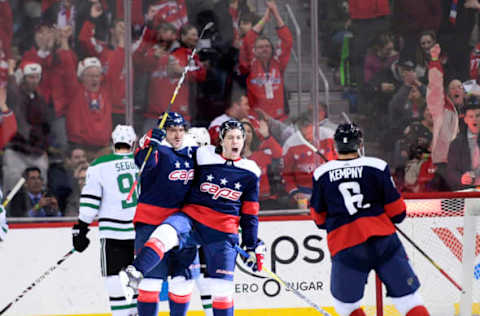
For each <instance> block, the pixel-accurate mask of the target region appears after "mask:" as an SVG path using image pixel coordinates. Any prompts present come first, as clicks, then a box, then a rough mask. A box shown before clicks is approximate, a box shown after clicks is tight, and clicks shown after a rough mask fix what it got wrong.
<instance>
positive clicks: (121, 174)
mask: <svg viewBox="0 0 480 316" xmlns="http://www.w3.org/2000/svg"><path fill="white" fill-rule="evenodd" d="M137 173H138V168H137V166H136V165H135V162H134V160H133V154H132V153H129V154H110V155H105V156H102V157H100V158H97V159H96V160H95V161H93V162H92V164H91V165H90V166H89V167H88V170H87V178H86V183H85V186H84V187H83V189H82V194H81V196H80V211H79V212H80V214H79V216H78V218H79V219H80V220H82V221H84V222H86V223H91V222H93V220H94V219H95V216H97V215H98V221H99V232H100V235H99V236H100V238H111V239H122V240H124V239H135V231H134V228H133V221H132V220H133V216H134V215H135V208H136V207H137V193H136V192H134V194H133V195H132V197H131V198H130V200H129V201H127V196H128V193H129V192H130V188H131V187H132V184H133V182H134V181H135V177H136V175H137Z"/></svg>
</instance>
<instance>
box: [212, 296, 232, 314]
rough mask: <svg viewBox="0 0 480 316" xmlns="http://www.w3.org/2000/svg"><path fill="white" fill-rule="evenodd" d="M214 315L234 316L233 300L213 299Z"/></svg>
mask: <svg viewBox="0 0 480 316" xmlns="http://www.w3.org/2000/svg"><path fill="white" fill-rule="evenodd" d="M212 306H213V315H214V316H233V299H232V298H223V297H222V298H217V297H214V298H213V303H212Z"/></svg>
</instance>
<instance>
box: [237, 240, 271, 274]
mask: <svg viewBox="0 0 480 316" xmlns="http://www.w3.org/2000/svg"><path fill="white" fill-rule="evenodd" d="M245 250H246V251H247V253H248V255H249V257H248V258H246V259H245V258H244V259H243V261H244V262H245V264H246V265H247V266H248V267H249V268H250V269H252V271H253V272H257V271H262V268H263V262H264V260H265V255H266V253H267V247H266V246H265V243H264V242H263V240H261V239H258V240H257V246H256V247H255V248H248V247H247V248H246V249H245Z"/></svg>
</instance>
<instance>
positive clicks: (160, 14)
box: [152, 0, 188, 29]
mask: <svg viewBox="0 0 480 316" xmlns="http://www.w3.org/2000/svg"><path fill="white" fill-rule="evenodd" d="M159 2H160V3H158V4H155V5H152V7H153V8H154V9H155V10H156V13H155V16H154V18H153V24H154V25H158V24H160V23H162V22H168V23H170V24H173V25H174V26H175V27H176V28H177V29H180V27H182V25H184V24H186V23H188V14H187V6H186V4H185V0H176V1H175V0H167V1H159Z"/></svg>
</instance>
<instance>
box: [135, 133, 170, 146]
mask: <svg viewBox="0 0 480 316" xmlns="http://www.w3.org/2000/svg"><path fill="white" fill-rule="evenodd" d="M166 136H167V132H165V130H164V129H159V128H154V129H151V130H149V131H148V132H147V133H146V134H145V135H143V137H142V138H141V139H140V141H139V142H138V145H139V147H140V149H145V148H148V147H149V146H153V149H157V147H158V146H159V145H160V144H161V142H162V140H163V139H164V138H165V137H166Z"/></svg>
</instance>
